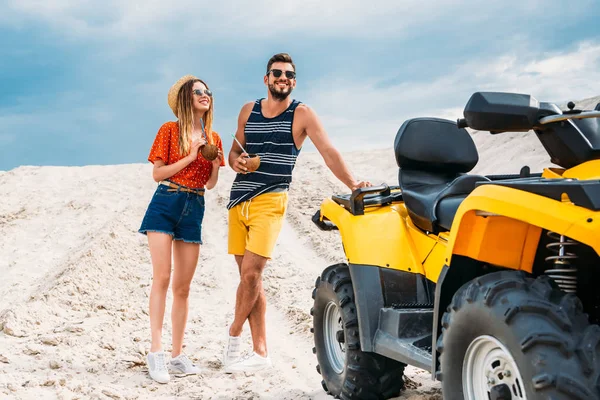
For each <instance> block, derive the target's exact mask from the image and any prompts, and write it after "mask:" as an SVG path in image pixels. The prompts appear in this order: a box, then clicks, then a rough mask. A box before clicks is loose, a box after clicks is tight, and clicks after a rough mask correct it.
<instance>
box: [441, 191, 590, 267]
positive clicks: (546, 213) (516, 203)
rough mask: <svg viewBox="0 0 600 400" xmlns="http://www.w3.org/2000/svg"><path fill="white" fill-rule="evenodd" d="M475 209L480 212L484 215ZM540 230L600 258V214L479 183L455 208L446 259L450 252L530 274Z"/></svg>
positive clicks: (565, 203)
mask: <svg viewBox="0 0 600 400" xmlns="http://www.w3.org/2000/svg"><path fill="white" fill-rule="evenodd" d="M478 210H484V211H485V213H484V215H481V214H482V213H481V212H478ZM478 214H480V215H478ZM486 214H487V216H486ZM486 219H489V220H488V221H486ZM540 227H541V228H545V229H548V230H550V231H553V232H556V233H559V234H562V235H565V236H568V237H570V238H572V239H573V240H576V241H579V242H581V243H585V244H587V245H588V246H590V247H592V248H593V249H594V250H595V251H596V253H598V254H600V212H594V211H591V210H587V209H585V208H582V207H577V206H575V205H573V204H571V203H567V202H559V201H555V200H553V199H550V198H546V197H543V196H539V195H536V194H533V193H528V192H524V191H521V190H515V189H511V188H508V187H503V186H495V185H483V186H480V187H478V188H476V189H475V190H474V191H473V192H472V193H471V194H470V195H469V197H467V198H466V199H465V200H464V201H463V202H462V204H461V205H460V207H459V208H458V211H457V213H456V216H455V219H454V223H453V225H452V229H451V234H450V240H449V243H448V250H447V251H446V258H447V259H448V262H450V259H451V257H452V255H453V254H454V253H455V254H462V255H469V256H473V257H474V258H476V259H480V260H484V261H487V260H490V262H493V263H494V264H496V265H499V266H504V267H506V268H514V269H525V270H529V269H530V268H531V263H532V261H533V256H534V253H535V247H536V245H537V240H538V238H539V234H540Z"/></svg>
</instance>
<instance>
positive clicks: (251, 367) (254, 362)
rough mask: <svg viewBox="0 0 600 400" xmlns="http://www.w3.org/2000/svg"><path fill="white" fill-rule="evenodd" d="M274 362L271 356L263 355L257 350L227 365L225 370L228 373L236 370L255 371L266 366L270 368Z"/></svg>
mask: <svg viewBox="0 0 600 400" xmlns="http://www.w3.org/2000/svg"><path fill="white" fill-rule="evenodd" d="M272 365H273V364H272V363H271V358H270V357H269V356H267V357H261V356H259V355H258V354H256V353H255V352H252V353H250V354H248V355H246V356H245V357H243V358H241V359H239V360H238V361H236V362H234V363H232V364H230V365H228V366H226V367H225V372H226V373H228V374H232V373H236V372H255V371H260V370H262V369H265V368H270V367H271V366H272Z"/></svg>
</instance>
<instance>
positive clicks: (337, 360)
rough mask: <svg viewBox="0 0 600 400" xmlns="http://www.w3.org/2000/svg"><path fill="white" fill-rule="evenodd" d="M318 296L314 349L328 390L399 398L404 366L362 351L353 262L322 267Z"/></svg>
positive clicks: (344, 394)
mask: <svg viewBox="0 0 600 400" xmlns="http://www.w3.org/2000/svg"><path fill="white" fill-rule="evenodd" d="M313 299H314V307H313V308H312V309H311V315H312V316H313V329H312V331H313V333H314V341H315V347H314V348H313V353H315V354H316V355H317V360H318V365H317V372H319V373H320V374H321V376H322V377H323V381H322V382H321V384H322V385H323V389H325V391H326V392H327V393H328V394H330V395H332V396H334V397H335V398H341V399H388V398H390V397H397V396H398V395H399V393H400V391H401V390H402V389H403V387H404V380H403V379H402V376H403V374H404V367H405V364H402V363H399V362H397V361H395V360H392V359H389V358H386V357H383V356H381V355H378V354H375V353H364V352H362V351H361V349H360V338H359V333H358V319H357V316H356V306H355V303H354V290H353V288H352V279H351V277H350V272H349V271H348V266H346V265H345V264H338V265H333V266H331V267H329V268H327V269H326V270H325V271H323V274H322V275H321V277H319V278H317V282H316V284H315V289H314V290H313Z"/></svg>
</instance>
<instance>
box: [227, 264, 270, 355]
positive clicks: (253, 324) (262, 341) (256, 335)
mask: <svg viewBox="0 0 600 400" xmlns="http://www.w3.org/2000/svg"><path fill="white" fill-rule="evenodd" d="M243 260H244V257H243V256H235V261H236V262H237V265H238V270H239V272H240V278H241V276H242V262H243ZM266 313H267V297H266V296H265V291H264V287H263V283H262V279H261V281H260V293H259V294H258V298H257V299H256V303H254V308H252V310H251V311H250V315H249V316H248V323H249V325H250V332H251V333H252V343H253V347H254V352H255V353H257V354H260V355H261V356H266V355H267V332H266V320H265V316H266ZM230 335H231V331H230Z"/></svg>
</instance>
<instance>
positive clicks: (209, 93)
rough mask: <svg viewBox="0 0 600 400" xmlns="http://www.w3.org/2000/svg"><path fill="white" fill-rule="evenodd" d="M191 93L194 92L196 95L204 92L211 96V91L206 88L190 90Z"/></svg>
mask: <svg viewBox="0 0 600 400" xmlns="http://www.w3.org/2000/svg"><path fill="white" fill-rule="evenodd" d="M192 93H194V94H195V95H197V96H202V95H203V94H205V95H207V96H208V97H212V92H211V91H210V90H208V89H194V90H192Z"/></svg>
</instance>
